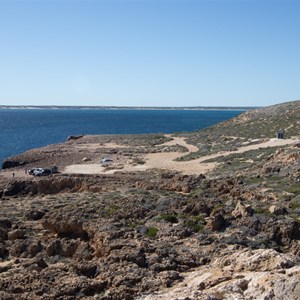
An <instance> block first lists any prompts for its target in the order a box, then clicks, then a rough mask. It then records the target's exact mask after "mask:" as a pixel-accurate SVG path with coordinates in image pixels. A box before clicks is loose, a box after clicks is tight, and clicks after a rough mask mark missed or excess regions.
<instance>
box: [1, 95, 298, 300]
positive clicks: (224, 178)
mask: <svg viewBox="0 0 300 300" xmlns="http://www.w3.org/2000/svg"><path fill="white" fill-rule="evenodd" d="M299 115H300V101H295V102H290V103H285V104H281V105H277V106H272V107H268V108H262V109H259V110H251V111H248V112H245V113H243V114H242V115H240V116H239V117H236V118H234V119H232V120H229V121H226V122H223V123H220V124H217V125H215V126H212V127H210V128H207V129H205V130H201V131H198V132H194V133H184V134H174V135H163V134H160V135H124V136H80V137H76V138H69V139H68V140H66V142H64V143H61V144H57V145H50V146H47V147H43V148H40V149H33V150H30V151H27V152H25V153H22V154H20V155H18V156H15V157H11V158H8V159H7V161H6V162H5V164H4V168H3V170H2V171H1V172H0V204H1V207H2V209H1V211H0V298H1V299H7V300H8V299H101V300H108V299H120V300H121V299H140V300H142V299H144V300H154V299H155V300H156V299H181V300H183V299H185V300H189V299H203V300H204V299H207V300H208V299H211V300H212V299H216V300H219V299H245V300H250V299H300V281H299V278H300V123H299ZM282 129H284V132H285V137H284V139H283V140H278V139H277V138H276V133H277V131H279V130H282ZM105 157H108V158H109V160H110V162H109V163H107V164H101V160H102V159H103V158H105ZM50 166H57V168H58V170H59V173H57V174H53V175H50V176H41V177H39V176H31V175H29V174H28V172H27V171H28V170H29V169H30V168H33V167H50Z"/></svg>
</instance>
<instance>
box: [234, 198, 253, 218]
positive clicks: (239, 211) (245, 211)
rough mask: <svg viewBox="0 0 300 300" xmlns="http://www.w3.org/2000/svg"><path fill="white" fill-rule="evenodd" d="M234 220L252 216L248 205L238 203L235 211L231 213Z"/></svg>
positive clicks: (251, 210)
mask: <svg viewBox="0 0 300 300" xmlns="http://www.w3.org/2000/svg"><path fill="white" fill-rule="evenodd" d="M231 214H232V216H233V217H234V218H236V219H237V218H242V217H247V216H252V214H253V209H252V207H251V206H250V205H245V204H244V203H242V202H241V201H238V203H237V205H236V207H235V209H234V210H233V212H232V213H231Z"/></svg>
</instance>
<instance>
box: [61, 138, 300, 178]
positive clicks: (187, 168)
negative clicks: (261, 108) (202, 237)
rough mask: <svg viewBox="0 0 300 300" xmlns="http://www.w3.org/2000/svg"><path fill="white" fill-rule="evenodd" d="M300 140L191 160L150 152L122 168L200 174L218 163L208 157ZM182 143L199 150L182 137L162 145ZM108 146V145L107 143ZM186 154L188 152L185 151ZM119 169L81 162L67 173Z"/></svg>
mask: <svg viewBox="0 0 300 300" xmlns="http://www.w3.org/2000/svg"><path fill="white" fill-rule="evenodd" d="M299 142H300V140H295V139H284V140H279V139H270V140H269V141H266V142H263V143H260V144H255V145H248V146H243V147H240V148H239V149H237V150H235V151H223V152H219V153H215V154H212V155H207V156H204V157H201V158H197V159H194V160H190V161H175V159H177V158H179V157H181V156H182V155H183V154H182V153H181V152H171V153H170V152H168V153H150V154H146V155H144V156H143V159H144V160H145V164H143V165H137V166H135V165H130V164H129V163H125V164H124V167H123V168H122V169H121V170H122V171H123V172H132V171H145V170H149V169H166V170H172V171H179V172H182V173H184V174H200V173H205V172H208V171H211V170H213V169H214V168H215V167H216V166H217V165H218V164H217V163H215V162H212V163H204V161H206V160H208V159H213V158H217V157H220V156H228V155H230V154H235V153H243V152H247V151H250V150H255V149H259V148H268V147H277V146H285V145H290V144H294V143H299ZM176 144H177V145H181V146H184V147H186V148H187V149H188V151H189V153H193V152H196V151H198V148H197V147H196V146H194V145H190V144H188V143H187V142H186V141H185V139H184V138H182V137H173V140H172V141H169V142H166V143H164V144H163V145H162V146H172V145H176ZM107 146H108V145H107ZM185 154H186V153H185ZM117 171H120V169H117V170H109V171H106V170H105V168H103V167H102V166H101V165H98V164H80V165H71V166H68V167H66V168H65V171H64V172H65V173H76V174H103V173H105V174H113V173H115V172H117Z"/></svg>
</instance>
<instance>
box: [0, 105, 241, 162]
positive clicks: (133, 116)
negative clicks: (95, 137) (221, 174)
mask: <svg viewBox="0 0 300 300" xmlns="http://www.w3.org/2000/svg"><path fill="white" fill-rule="evenodd" d="M241 112H242V111H241V110H179V109H176V110H165V109H162V110H146V109H0V140H1V143H0V162H1V161H3V160H4V159H5V158H7V157H9V156H12V155H16V154H19V153H21V152H24V151H26V150H29V149H32V148H38V147H42V146H46V145H48V144H54V143H59V142H63V141H65V140H66V138H67V137H68V136H69V135H79V134H143V133H174V132H192V131H195V130H199V129H203V128H206V127H209V126H211V125H214V124H216V123H219V122H222V121H224V120H227V119H230V118H232V117H234V116H237V115H238V114H240V113H241Z"/></svg>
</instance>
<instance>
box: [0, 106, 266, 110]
mask: <svg viewBox="0 0 300 300" xmlns="http://www.w3.org/2000/svg"><path fill="white" fill-rule="evenodd" d="M256 108H262V107H257V106H183V107H171V106H149V107H148V106H59V105H0V109H84V110H86V109H90V110H97V109H98V110H99V109H102V110H243V111H247V110H252V109H256Z"/></svg>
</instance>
